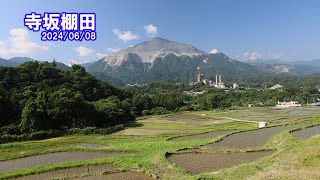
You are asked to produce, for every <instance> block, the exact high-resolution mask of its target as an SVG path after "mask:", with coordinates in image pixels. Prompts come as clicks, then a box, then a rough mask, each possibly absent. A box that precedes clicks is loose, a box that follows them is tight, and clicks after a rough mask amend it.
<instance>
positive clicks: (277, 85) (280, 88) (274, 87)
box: [269, 84, 282, 91]
mask: <svg viewBox="0 0 320 180" xmlns="http://www.w3.org/2000/svg"><path fill="white" fill-rule="evenodd" d="M269 89H271V90H275V89H278V90H280V91H282V86H281V85H280V84H276V85H274V86H272V87H271V88H269Z"/></svg>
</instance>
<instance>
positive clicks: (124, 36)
mask: <svg viewBox="0 0 320 180" xmlns="http://www.w3.org/2000/svg"><path fill="white" fill-rule="evenodd" d="M112 33H113V34H114V35H116V36H117V37H118V38H119V39H120V40H122V41H124V42H127V41H131V40H135V39H138V35H136V34H133V33H132V32H131V31H120V30H119V29H117V28H115V29H113V30H112Z"/></svg>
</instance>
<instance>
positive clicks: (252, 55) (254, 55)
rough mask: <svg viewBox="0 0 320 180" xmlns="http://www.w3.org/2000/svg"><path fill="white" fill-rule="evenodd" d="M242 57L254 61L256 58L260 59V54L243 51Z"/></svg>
mask: <svg viewBox="0 0 320 180" xmlns="http://www.w3.org/2000/svg"><path fill="white" fill-rule="evenodd" d="M243 58H245V59H247V60H250V61H256V60H258V59H261V58H262V55H261V54H260V53H258V52H245V53H244V54H243Z"/></svg>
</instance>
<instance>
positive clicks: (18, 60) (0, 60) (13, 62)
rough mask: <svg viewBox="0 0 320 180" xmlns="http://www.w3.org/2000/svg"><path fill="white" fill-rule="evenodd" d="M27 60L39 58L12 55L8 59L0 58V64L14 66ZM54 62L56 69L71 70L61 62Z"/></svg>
mask: <svg viewBox="0 0 320 180" xmlns="http://www.w3.org/2000/svg"><path fill="white" fill-rule="evenodd" d="M29 61H39V60H35V59H32V58H29V57H14V58H11V59H8V60H6V59H3V58H0V66H6V67H16V66H19V65H20V64H23V63H25V62H29ZM39 62H41V61H39ZM56 64H57V68H58V69H61V70H64V71H69V70H71V67H69V66H67V65H65V64H63V63H61V62H56Z"/></svg>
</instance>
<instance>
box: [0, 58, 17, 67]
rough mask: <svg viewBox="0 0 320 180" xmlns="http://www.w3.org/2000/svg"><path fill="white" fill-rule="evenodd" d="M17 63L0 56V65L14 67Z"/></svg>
mask: <svg viewBox="0 0 320 180" xmlns="http://www.w3.org/2000/svg"><path fill="white" fill-rule="evenodd" d="M17 65H18V63H16V62H13V61H8V60H6V59H3V58H0V66H8V67H14V66H17Z"/></svg>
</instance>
